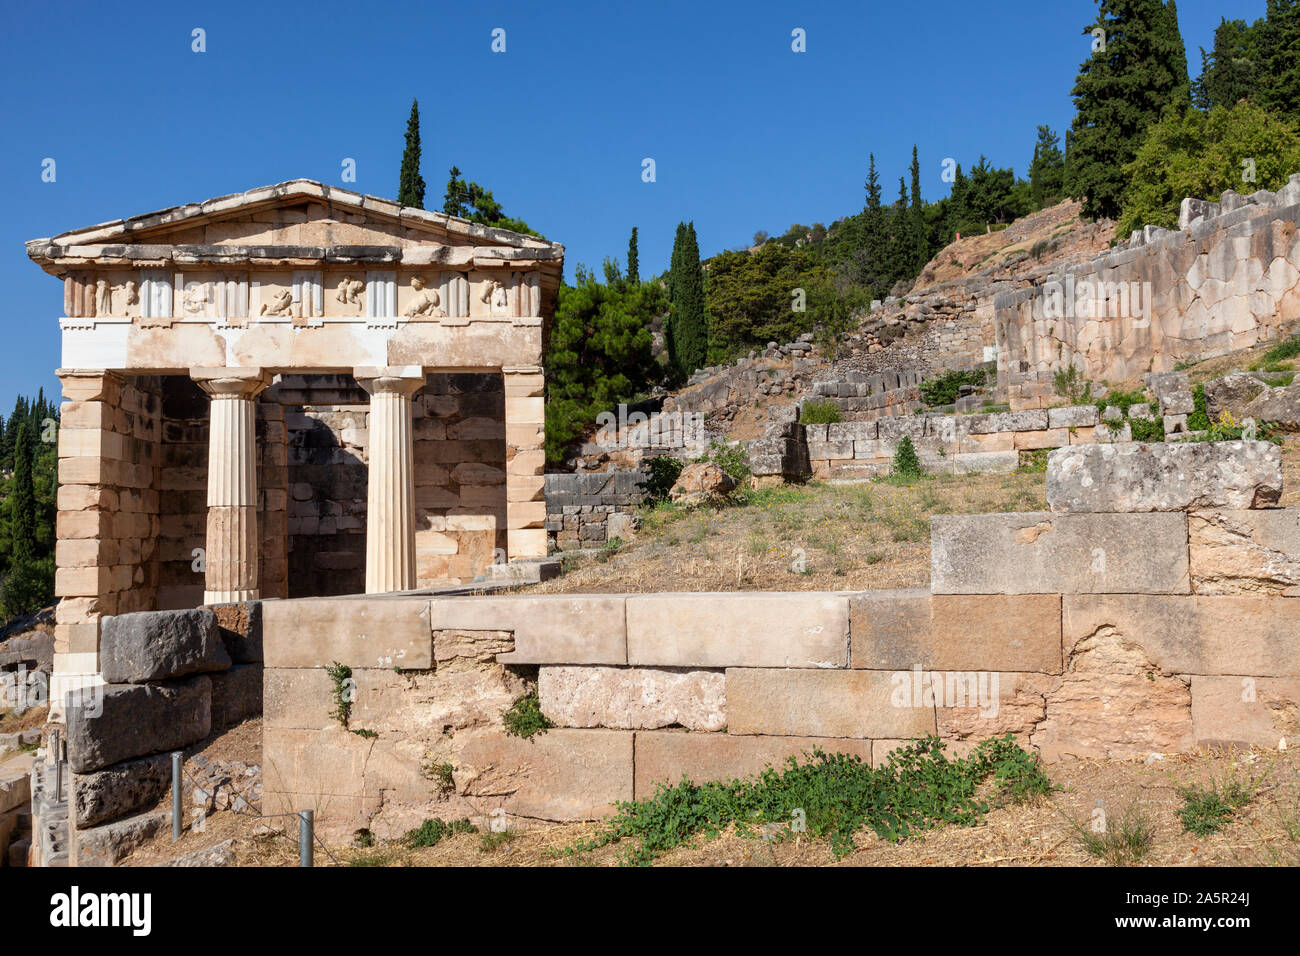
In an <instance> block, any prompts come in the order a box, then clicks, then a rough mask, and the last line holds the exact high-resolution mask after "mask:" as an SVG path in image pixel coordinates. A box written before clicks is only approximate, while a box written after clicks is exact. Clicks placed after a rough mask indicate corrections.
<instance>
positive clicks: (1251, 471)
mask: <svg viewBox="0 0 1300 956" xmlns="http://www.w3.org/2000/svg"><path fill="white" fill-rule="evenodd" d="M1281 494H1282V450H1281V449H1280V448H1278V447H1277V446H1276V445H1273V444H1270V443H1268V442H1247V441H1231V442H1157V443H1154V444H1144V443H1133V442H1130V443H1125V444H1115V445H1077V446H1071V447H1069V448H1060V449H1058V450H1056V451H1054V452H1052V454H1051V455H1050V456H1048V460H1047V504H1048V507H1049V508H1050V509H1051V510H1052V511H1054V512H1058V513H1059V512H1142V511H1191V510H1203V509H1207V508H1230V509H1232V508H1262V507H1267V506H1269V505H1272V504H1276V503H1277V501H1278V499H1279V498H1280V497H1281Z"/></svg>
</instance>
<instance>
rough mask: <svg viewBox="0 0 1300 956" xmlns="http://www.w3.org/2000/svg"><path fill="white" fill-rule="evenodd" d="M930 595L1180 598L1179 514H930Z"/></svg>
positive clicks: (1184, 581) (1183, 534)
mask: <svg viewBox="0 0 1300 956" xmlns="http://www.w3.org/2000/svg"><path fill="white" fill-rule="evenodd" d="M930 544H931V568H930V587H931V590H932V591H933V592H934V593H935V594H1112V593H1116V594H1122V593H1129V594H1187V593H1190V591H1191V582H1190V579H1189V577H1188V571H1187V517H1186V515H1184V514H1181V513H1159V512H1156V513H1149V514H1049V513H1047V512H1030V513H1026V514H992V515H935V516H934V517H933V518H931V520H930Z"/></svg>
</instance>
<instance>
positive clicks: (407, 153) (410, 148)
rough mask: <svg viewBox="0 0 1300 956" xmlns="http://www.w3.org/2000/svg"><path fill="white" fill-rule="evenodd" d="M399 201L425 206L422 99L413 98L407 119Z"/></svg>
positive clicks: (415, 205) (421, 207)
mask: <svg viewBox="0 0 1300 956" xmlns="http://www.w3.org/2000/svg"><path fill="white" fill-rule="evenodd" d="M397 201H398V202H399V203H401V204H402V205H403V206H414V207H415V208H416V209H423V208H424V177H423V176H421V175H420V101H419V100H411V117H410V119H408V120H407V121H406V148H405V149H404V150H402V174H401V179H400V180H399V182H398V185H397Z"/></svg>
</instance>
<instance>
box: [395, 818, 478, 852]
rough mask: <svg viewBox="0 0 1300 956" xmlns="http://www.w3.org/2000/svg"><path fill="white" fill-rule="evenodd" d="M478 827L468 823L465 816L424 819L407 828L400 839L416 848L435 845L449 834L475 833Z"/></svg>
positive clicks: (413, 848)
mask: <svg viewBox="0 0 1300 956" xmlns="http://www.w3.org/2000/svg"><path fill="white" fill-rule="evenodd" d="M477 832H478V827H476V826H474V824H472V823H470V822H469V820H468V819H467V818H461V819H460V820H452V821H450V822H448V821H446V820H439V819H433V820H425V821H424V822H423V823H421V824H420V825H419V826H418V827H416V828H415V829H414V830H408V831H407V832H406V835H405V836H403V837H402V841H403V842H404V843H405V844H406V845H407V846H408V847H410V848H411V849H412V850H418V849H420V848H421V847H430V846H437V845H438V844H439V843H441V842H442V841H443V840H445V839H446V838H447V837H449V836H454V835H455V834H457V833H477Z"/></svg>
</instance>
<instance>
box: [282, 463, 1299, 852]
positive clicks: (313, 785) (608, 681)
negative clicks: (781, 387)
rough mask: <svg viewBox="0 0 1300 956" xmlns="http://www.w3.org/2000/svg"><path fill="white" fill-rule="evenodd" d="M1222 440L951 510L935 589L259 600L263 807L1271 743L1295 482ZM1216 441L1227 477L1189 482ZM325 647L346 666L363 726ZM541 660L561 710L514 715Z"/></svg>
mask: <svg viewBox="0 0 1300 956" xmlns="http://www.w3.org/2000/svg"><path fill="white" fill-rule="evenodd" d="M1231 444H1232V445H1234V446H1236V445H1242V444H1243V443H1231ZM1268 447H1271V446H1268ZM1203 449H1204V446H1194V445H1188V446H1178V447H1177V448H1176V449H1175V450H1173V451H1167V453H1168V454H1171V455H1179V456H1183V455H1185V456H1189V457H1190V458H1196V459H1197V461H1199V460H1200V458H1199V457H1198V456H1202V457H1203V456H1205V455H1206V454H1207V452H1206V451H1204V450H1203ZM1068 451H1069V454H1075V453H1076V450H1075V449H1069V450H1068ZM1220 451H1221V452H1222V454H1224V455H1227V456H1229V458H1231V460H1234V461H1240V462H1242V463H1244V464H1242V466H1241V467H1237V468H1234V469H1231V470H1229V471H1227V472H1225V471H1224V469H1223V468H1222V467H1220V465H1221V464H1222V461H1220V462H1219V464H1218V465H1216V464H1215V463H1213V462H1209V463H1208V464H1207V463H1206V462H1201V464H1200V465H1197V464H1196V462H1191V461H1190V460H1189V462H1188V463H1185V464H1188V465H1189V467H1188V468H1179V467H1171V468H1167V469H1165V470H1164V471H1162V473H1161V474H1162V477H1159V478H1158V479H1156V480H1155V482H1154V485H1153V482H1151V481H1142V482H1136V483H1135V484H1133V485H1132V486H1128V485H1125V484H1124V482H1123V481H1117V482H1116V483H1115V487H1117V488H1118V489H1119V491H1118V492H1117V493H1116V494H1115V495H1114V496H1113V497H1112V498H1111V499H1110V501H1109V503H1107V502H1100V503H1099V502H1097V501H1094V502H1093V504H1094V505H1099V504H1100V505H1105V506H1108V507H1111V508H1112V509H1113V510H1111V511H1088V512H1080V511H1068V510H1067V511H1059V512H1042V513H1032V514H993V515H965V516H936V517H935V518H934V519H933V525H932V542H933V568H932V575H931V579H932V584H931V588H930V589H929V590H907V591H876V592H794V593H773V592H729V593H713V594H696V593H692V594H675V593H660V594H590V595H580V594H567V595H508V596H478V597H434V598H427V597H414V596H394V597H381V598H366V599H359V598H351V599H335V600H309V601H289V602H270V603H268V604H266V605H265V608H264V612H265V625H264V628H265V629H264V634H265V641H266V672H265V673H266V685H265V699H266V710H265V738H264V741H265V744H264V745H265V752H264V772H265V774H266V807H267V812H291V811H294V810H300V809H306V808H312V809H314V810H315V812H316V819H317V823H318V825H319V826H321V827H322V829H324V830H325V831H327V832H329V833H331V834H333V835H334V836H335V837H346V836H351V835H352V834H353V833H355V832H356V831H357V830H362V829H365V830H371V831H372V832H374V833H375V834H376V835H377V836H380V837H389V836H396V835H399V834H400V833H402V832H405V830H407V829H409V828H410V827H412V826H415V825H418V823H419V822H420V821H421V820H422V819H425V818H427V817H430V816H435V815H436V816H445V817H459V816H465V815H469V816H471V817H476V818H480V819H481V818H488V817H493V816H504V817H505V818H506V819H507V820H509V821H512V822H513V823H515V824H528V823H530V822H535V821H565V820H578V819H590V818H597V817H601V816H605V815H608V814H609V813H611V812H612V809H613V806H612V805H613V803H614V802H615V801H619V800H628V799H632V798H640V797H645V796H649V795H651V794H652V793H653V791H654V785H655V784H656V783H658V782H675V781H677V780H679V779H680V778H681V776H682V775H684V774H685V775H687V776H689V777H691V778H693V779H696V780H712V779H723V778H727V777H730V776H736V775H744V774H748V773H752V772H755V771H758V770H761V769H762V767H763V766H764V765H766V764H774V763H780V762H782V761H783V760H784V758H785V757H787V756H791V755H798V754H801V753H804V752H807V751H810V750H811V749H812V748H814V747H821V748H823V749H824V750H827V751H830V752H835V751H838V752H844V753H851V754H856V755H858V756H860V757H862V758H863V759H865V760H869V761H872V762H876V763H878V762H880V761H882V760H884V759H885V758H886V757H887V755H888V754H889V752H890V751H891V750H892V749H894V748H895V747H896V746H898V744H899V742H900V741H904V740H908V739H910V738H913V737H915V736H917V735H922V734H936V735H938V736H939V737H940V738H942V739H943V740H945V741H947V742H948V745H949V746H950V748H951V749H952V750H954V751H956V752H961V751H963V750H964V749H966V748H969V747H971V746H973V745H974V744H975V743H977V742H978V741H980V740H983V739H985V738H987V737H991V736H1002V735H1004V734H1008V733H1009V734H1013V735H1015V736H1016V737H1017V739H1019V740H1020V741H1021V742H1022V743H1023V744H1024V745H1026V746H1028V747H1030V748H1033V749H1035V750H1036V751H1037V752H1038V753H1039V754H1041V756H1042V757H1043V758H1044V759H1045V760H1049V761H1052V760H1057V759H1060V758H1062V757H1064V756H1067V755H1077V756H1082V757H1107V758H1134V757H1146V756H1148V755H1149V754H1151V753H1153V752H1158V753H1178V752H1186V751H1191V750H1195V749H1197V748H1200V747H1209V746H1221V745H1231V746H1242V747H1251V748H1275V747H1279V746H1280V745H1283V744H1284V742H1285V741H1286V740H1288V739H1290V738H1292V737H1294V735H1295V734H1296V733H1300V722H1298V720H1297V713H1298V712H1300V654H1297V653H1296V652H1297V650H1300V600H1297V598H1298V597H1300V509H1275V508H1266V507H1259V504H1261V503H1264V504H1266V503H1267V502H1268V501H1270V500H1272V501H1275V500H1277V499H1276V494H1275V493H1276V491H1277V490H1278V489H1280V459H1278V458H1277V456H1275V455H1273V454H1272V453H1268V452H1267V449H1266V448H1263V447H1260V448H1258V449H1251V448H1245V447H1241V448H1238V447H1227V446H1226V445H1225V446H1224V447H1223V448H1222V449H1211V451H1210V452H1209V453H1208V454H1210V456H1211V457H1214V456H1215V455H1217V454H1219V453H1220ZM1255 452H1258V454H1255ZM1057 454H1058V455H1065V454H1066V452H1058V453H1057ZM1143 455H1144V452H1143V446H1139V445H1132V444H1131V445H1129V446H1115V451H1114V452H1111V451H1110V450H1109V449H1107V450H1105V451H1104V453H1103V450H1102V449H1097V450H1096V453H1095V454H1090V455H1089V456H1088V457H1089V459H1091V460H1090V462H1088V463H1085V464H1086V467H1090V468H1101V469H1102V471H1104V470H1105V469H1110V471H1111V473H1113V474H1115V475H1118V474H1122V473H1132V469H1133V468H1139V469H1140V467H1141V465H1140V460H1141V459H1142V458H1143ZM1120 457H1123V458H1125V459H1126V460H1127V461H1128V462H1129V464H1128V465H1126V466H1125V467H1126V468H1128V469H1129V472H1125V471H1124V469H1117V466H1116V463H1115V460H1116V459H1117V458H1120ZM1225 460H1227V459H1225ZM1193 466H1194V467H1193ZM1078 467H1079V466H1078V463H1077V462H1076V463H1075V464H1074V465H1073V466H1071V467H1070V468H1063V470H1062V475H1064V476H1065V477H1069V476H1076V477H1077V474H1078ZM1204 468H1208V469H1209V471H1210V472H1213V473H1215V474H1218V475H1220V476H1221V482H1222V483H1223V484H1226V485H1231V487H1229V488H1227V489H1226V490H1225V489H1222V488H1221V489H1219V490H1220V491H1224V493H1223V494H1221V495H1219V496H1218V497H1215V496H1214V495H1210V496H1206V495H1203V494H1199V493H1195V489H1192V488H1191V485H1193V484H1197V482H1198V481H1200V479H1197V478H1189V477H1188V475H1189V474H1191V475H1195V474H1198V473H1201V471H1203V470H1204ZM1198 469H1200V470H1199V471H1198ZM1102 471H1098V472H1097V474H1101V473H1102ZM1071 480H1073V479H1071ZM1139 487H1140V488H1141V495H1142V497H1140V498H1132V497H1131V496H1130V492H1131V490H1132V488H1139ZM1198 487H1200V485H1198ZM1242 495H1244V496H1245V497H1244V498H1240V496H1242ZM1239 499H1240V500H1246V501H1250V502H1254V503H1256V506H1255V507H1253V508H1252V507H1245V508H1243V507H1240V506H1236V507H1221V506H1219V505H1216V504H1214V502H1221V503H1222V504H1225V505H1226V504H1232V503H1233V502H1236V501H1238V500H1239ZM1063 500H1064V499H1063ZM1071 507H1072V506H1071ZM1134 507H1141V508H1144V509H1162V510H1144V511H1141V512H1133V511H1131V510H1128V511H1126V510H1122V509H1124V508H1134ZM1195 509H1199V510H1195ZM331 661H340V662H343V663H345V664H348V665H349V666H350V667H351V668H352V676H353V680H354V682H355V688H356V695H355V700H354V703H353V708H352V713H351V716H350V718H349V722H348V724H347V726H344V725H342V724H341V723H340V722H339V721H338V720H337V719H335V718H334V717H332V716H331V709H332V706H333V692H332V691H333V689H332V683H331V681H330V679H329V678H328V676H327V675H326V674H325V672H324V670H323V667H324V666H325V665H326V664H328V663H329V662H331ZM534 688H535V689H536V692H537V693H538V696H539V700H540V706H541V709H542V712H543V713H545V714H546V715H547V717H548V718H549V719H550V720H551V721H552V722H553V723H554V724H555V725H556V726H555V727H554V728H553V729H551V730H548V731H546V732H545V733H544V734H541V735H537V736H534V737H532V738H531V739H530V740H526V741H525V740H522V739H519V738H516V737H511V736H509V735H507V734H506V733H505V732H504V729H503V727H502V724H501V715H502V713H503V712H504V711H505V710H506V709H508V708H509V707H510V706H511V704H512V703H513V702H514V701H515V700H517V699H518V698H519V697H521V696H523V695H524V694H525V693H527V692H529V691H530V690H532V689H534ZM361 729H364V730H367V731H371V732H372V734H366V735H364V736H363V735H359V734H357V733H354V732H352V731H357V730H361Z"/></svg>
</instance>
